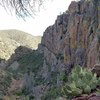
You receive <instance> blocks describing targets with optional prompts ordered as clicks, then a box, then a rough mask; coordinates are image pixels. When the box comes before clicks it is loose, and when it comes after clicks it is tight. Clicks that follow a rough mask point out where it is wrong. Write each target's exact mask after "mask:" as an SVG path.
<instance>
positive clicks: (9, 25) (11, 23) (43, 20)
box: [0, 0, 72, 35]
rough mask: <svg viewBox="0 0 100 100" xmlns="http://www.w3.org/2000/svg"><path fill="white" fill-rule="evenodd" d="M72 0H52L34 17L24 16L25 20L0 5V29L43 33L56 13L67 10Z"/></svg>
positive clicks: (51, 22)
mask: <svg viewBox="0 0 100 100" xmlns="http://www.w3.org/2000/svg"><path fill="white" fill-rule="evenodd" d="M71 1H72V0H52V2H50V1H48V2H46V3H45V4H44V8H43V7H42V8H41V10H40V12H38V13H37V15H36V16H35V18H26V21H24V20H23V19H19V18H17V17H16V16H14V15H13V16H12V15H11V14H9V13H7V12H6V11H5V10H4V9H3V8H2V7H0V30H3V29H19V30H22V31H25V32H28V33H30V34H32V35H43V32H44V31H45V29H46V28H47V27H48V26H49V25H52V24H54V22H55V20H56V18H57V15H59V14H60V13H63V12H64V11H66V10H67V8H68V5H69V4H70V2H71Z"/></svg>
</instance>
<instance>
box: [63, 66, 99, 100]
mask: <svg viewBox="0 0 100 100" xmlns="http://www.w3.org/2000/svg"><path fill="white" fill-rule="evenodd" d="M99 84H100V78H99V79H98V78H97V76H96V74H93V73H92V72H91V71H90V70H89V69H86V68H82V67H81V66H75V67H74V68H73V70H72V72H71V73H70V75H69V76H68V82H67V83H65V85H64V86H63V88H62V93H63V94H64V96H66V97H68V98H71V97H74V96H79V95H81V94H82V93H85V94H89V93H90V92H91V90H93V89H95V88H96V86H97V85H99Z"/></svg>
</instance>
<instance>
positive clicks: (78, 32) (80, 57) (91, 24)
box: [39, 0, 100, 70]
mask: <svg viewBox="0 0 100 100" xmlns="http://www.w3.org/2000/svg"><path fill="white" fill-rule="evenodd" d="M99 46H100V1H99V0H81V1H73V2H71V4H70V5H69V8H68V10H67V11H66V12H64V13H63V14H62V15H59V16H58V17H57V20H56V21H55V24H54V25H52V26H49V27H48V28H47V29H46V31H45V32H44V35H43V38H42V43H41V44H40V45H39V51H40V52H43V53H44V57H45V62H46V63H48V64H50V65H51V68H53V67H55V66H56V67H57V68H58V69H59V70H60V69H63V68H65V69H70V68H71V67H73V65H75V64H79V65H81V66H83V67H89V68H90V67H93V66H94V65H95V64H96V63H100V53H99V52H100V47H99Z"/></svg>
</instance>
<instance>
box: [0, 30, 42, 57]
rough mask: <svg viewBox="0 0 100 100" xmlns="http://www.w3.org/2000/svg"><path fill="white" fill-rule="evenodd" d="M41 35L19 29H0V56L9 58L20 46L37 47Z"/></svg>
mask: <svg viewBox="0 0 100 100" xmlns="http://www.w3.org/2000/svg"><path fill="white" fill-rule="evenodd" d="M40 42H41V36H32V35H30V34H28V33H25V32H23V31H19V30H0V58H2V59H9V57H10V56H11V55H12V54H13V53H14V50H15V49H16V48H17V47H18V46H26V47H28V48H31V49H36V48H37V47H38V43H40Z"/></svg>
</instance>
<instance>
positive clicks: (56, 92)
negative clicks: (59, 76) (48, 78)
mask: <svg viewBox="0 0 100 100" xmlns="http://www.w3.org/2000/svg"><path fill="white" fill-rule="evenodd" d="M60 94H61V92H60V88H55V87H54V88H51V89H50V90H48V91H47V92H46V93H45V94H44V95H43V96H42V98H41V100H55V99H56V98H57V97H59V96H60Z"/></svg>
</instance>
